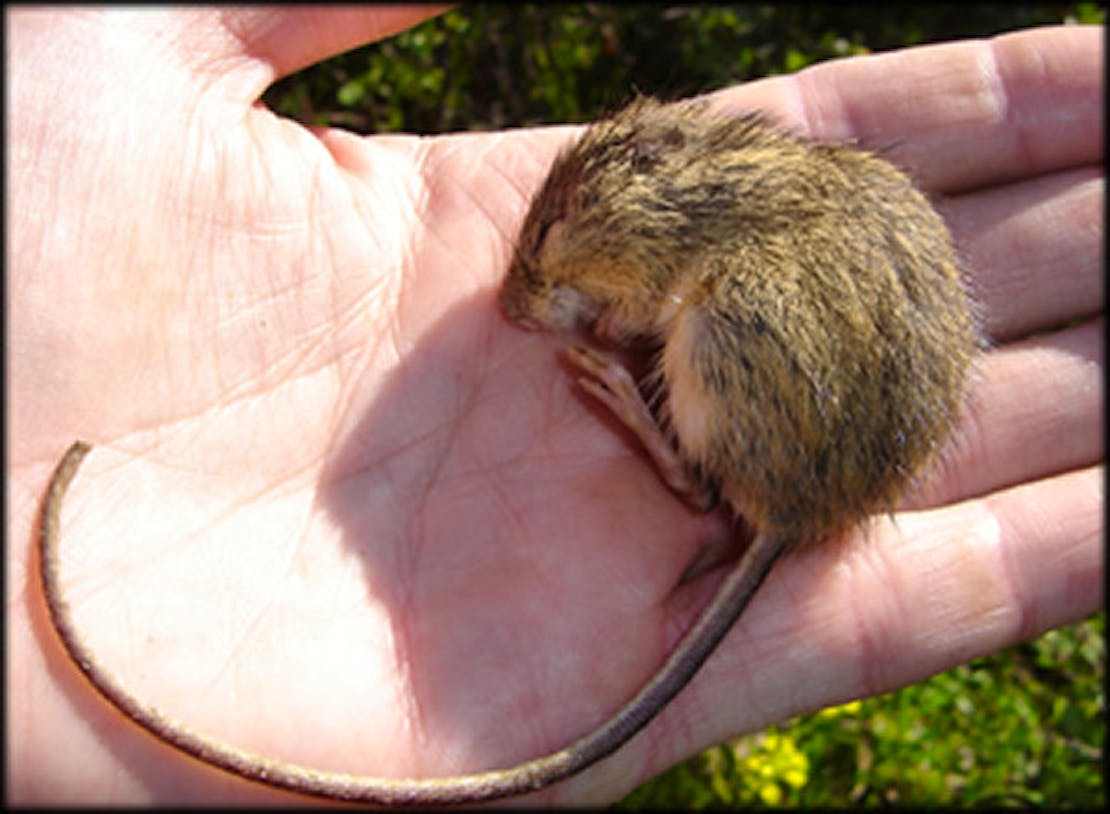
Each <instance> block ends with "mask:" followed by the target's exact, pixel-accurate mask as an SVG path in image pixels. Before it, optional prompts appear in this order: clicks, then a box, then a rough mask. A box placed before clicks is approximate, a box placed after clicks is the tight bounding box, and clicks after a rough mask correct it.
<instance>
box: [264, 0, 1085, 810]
mask: <svg viewBox="0 0 1110 814" xmlns="http://www.w3.org/2000/svg"><path fill="white" fill-rule="evenodd" d="M1105 14H1106V12H1105V4H1102V3H1070V4H1068V3H1065V4H1059V5H1027V4H1020V3H1007V4H987V5H983V4H908V5H902V4H885V5H870V4H868V5H848V4H839V5H828V6H825V5H821V4H816V5H813V6H810V5H779V4H763V5H759V4H749V5H739V6H712V7H708V6H674V7H668V6H662V5H658V6H657V5H647V6H634V5H633V6H626V5H613V6H609V5H599V4H592V3H587V4H576V5H549V4H545V5H542V6H541V5H523V6H501V5H474V6H464V7H462V8H460V9H456V10H454V11H451V12H448V13H447V14H444V15H442V16H440V17H438V18H435V19H433V20H429V21H428V22H426V23H424V24H422V25H420V26H418V27H416V28H414V29H411V30H409V31H406V32H403V33H401V34H398V35H397V36H395V37H391V38H390V39H388V40H386V41H383V42H380V43H375V44H373V45H369V46H366V47H364V48H360V49H357V50H355V51H351V52H348V53H346V54H342V55H340V56H337V57H334V58H333V59H329V60H327V61H325V62H322V63H320V64H318V65H314V66H312V67H310V68H308V69H306V70H304V71H301V72H300V73H298V74H295V75H294V76H291V77H287V78H286V79H284V80H282V81H281V82H279V83H277V84H276V85H275V86H274V87H273V88H271V89H270V91H269V92H268V93H267V94H266V97H265V101H266V103H267V104H269V105H270V107H272V108H273V109H274V110H276V111H278V112H280V113H283V114H285V115H288V116H291V117H293V118H296V119H298V120H300V121H303V122H306V123H312V124H330V125H333V126H339V127H345V128H348V129H351V130H355V131H357V132H363V133H371V132H386V131H405V132H411V133H436V132H443V131H449V130H465V129H494V128H500V127H508V126H516V125H528V124H538V123H543V122H573V121H584V120H587V119H590V118H593V117H595V116H597V115H598V114H600V113H603V112H604V111H607V110H610V109H612V108H613V107H615V106H617V105H619V104H620V103H621V102H622V101H624V100H625V99H627V98H628V97H629V96H630V94H631V93H632V92H634V91H637V90H639V91H643V92H646V93H653V94H656V95H659V96H662V97H664V98H677V97H681V96H687V95H692V94H695V93H700V92H704V91H708V90H712V89H714V88H718V87H723V86H725V85H729V84H734V83H737V82H743V81H747V80H750V79H755V78H758V77H760V76H765V75H768V74H774V73H787V72H791V71H795V70H798V69H799V68H802V67H804V66H806V65H809V64H811V63H814V62H819V61H821V60H825V59H830V58H835V57H840V56H847V55H851V54H861V53H869V52H875V51H882V50H888V49H891V48H898V47H903V46H906V45H914V44H918V43H926V42H936V41H943V40H951V39H956V38H963V37H976V36H989V35H992V34H996V33H1000V32H1003V31H1010V30H1015V29H1019V28H1025V27H1029V26H1034V25H1041V24H1047V23H1058V22H1062V21H1065V20H1066V21H1068V22H1075V23H1081V24H1087V23H1102V22H1103V21H1104V20H1105ZM1104 625H1105V615H1104V614H1099V615H1097V616H1095V617H1093V618H1092V619H1089V620H1087V621H1085V622H1083V623H1081V624H1078V625H1074V626H1071V627H1068V628H1063V629H1061V630H1057V631H1053V632H1051V633H1048V634H1046V635H1044V636H1042V637H1040V638H1039V639H1037V640H1035V641H1033V642H1029V643H1026V644H1022V645H1018V646H1016V647H1013V648H1010V649H1009V650H1006V651H1004V652H1001V653H997V654H994V655H991V656H988V657H986V658H982V659H976V660H975V661H973V662H971V663H970V664H967V665H963V666H961V667H958V668H956V669H954V670H950V671H948V672H946V673H943V674H941V675H937V676H934V677H933V678H932V679H930V680H928V681H925V682H922V683H921V684H918V685H916V686H913V687H909V688H906V689H904V690H902V691H900V692H896V693H891V694H889V695H885V696H882V697H879V698H872V699H867V700H863V701H860V702H854V703H852V704H848V705H845V706H843V707H837V708H835V709H833V710H825V711H823V712H818V713H815V714H813V715H809V716H806V717H803V718H800V719H797V720H796V721H792V722H787V723H785V724H783V725H780V726H775V727H771V728H770V729H768V730H766V731H765V732H763V733H760V734H757V735H753V736H749V737H745V738H741V739H738V740H736V741H733V742H730V743H727V744H724V745H722V746H719V747H716V748H714V749H710V750H708V751H706V752H705V753H703V754H702V755H700V756H698V757H696V758H693V759H691V760H690V761H687V762H686V763H683V764H681V765H679V766H676V767H674V768H672V769H671V770H670V771H668V772H666V773H665V774H663V775H661V776H660V777H658V778H656V779H655V780H653V781H652V782H650V783H648V784H646V785H644V786H643V787H641V788H640V789H638V790H636V791H635V792H634V793H632V794H631V795H629V797H627V798H626V799H625V800H624V801H622V802H621V803H620V804H619V807H621V808H629V809H635V808H644V807H662V806H667V807H672V806H673V807H709V806H713V807H719V806H761V807H772V806H844V805H874V806H886V805H903V806H914V807H918V806H936V805H974V806H992V807H994V806H1011V807H1018V806H1020V807H1030V806H1036V807H1049V808H1063V807H1070V808H1078V807H1082V808H1087V807H1091V808H1094V807H1097V808H1099V809H1101V807H1102V806H1103V805H1104V804H1105V792H1104V787H1103V781H1102V748H1103V734H1104V729H1105V726H1104V715H1105V702H1104V697H1105V696H1104V688H1103V681H1104V670H1103V665H1104V660H1105V653H1104Z"/></svg>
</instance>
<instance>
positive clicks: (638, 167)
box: [630, 125, 686, 172]
mask: <svg viewBox="0 0 1110 814" xmlns="http://www.w3.org/2000/svg"><path fill="white" fill-rule="evenodd" d="M685 146H686V135H685V134H684V133H683V132H682V130H681V128H679V127H678V126H677V125H670V126H667V127H650V126H649V127H647V128H645V129H644V130H643V131H641V132H640V133H635V134H633V136H632V138H631V139H630V147H631V152H632V169H633V171H634V172H651V171H652V170H654V169H655V168H656V167H657V166H659V165H660V164H661V163H663V159H664V157H665V156H666V154H667V153H668V152H674V151H675V150H681V149H682V148H683V147H685Z"/></svg>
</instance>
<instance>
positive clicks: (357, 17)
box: [220, 4, 450, 84]
mask: <svg viewBox="0 0 1110 814" xmlns="http://www.w3.org/2000/svg"><path fill="white" fill-rule="evenodd" d="M448 8H450V6H449V5H446V4H442V5H412V6H408V5H397V6H374V5H370V6H341V7H337V8H333V7H327V6H305V7H292V6H290V7H284V6H280V7H277V8H270V9H263V8H250V7H247V8H235V9H229V10H225V11H223V12H221V13H220V19H221V23H222V25H223V27H224V28H225V29H226V30H227V32H228V33H230V34H231V35H232V37H233V38H232V40H231V42H233V43H234V48H235V49H236V50H237V51H238V52H239V53H237V54H233V56H241V57H247V58H250V59H253V60H260V61H261V62H263V63H264V64H266V65H267V66H269V68H270V71H269V79H268V81H267V82H265V84H269V81H272V80H273V79H274V78H277V77H280V76H285V75H286V74H290V73H293V72H294V71H297V70H299V69H301V68H303V67H305V66H306V65H311V64H312V63H314V62H319V61H320V60H322V59H326V58H327V57H330V56H334V55H335V54H339V53H342V52H343V51H347V50H349V49H351V48H354V47H356V46H359V45H365V44H366V43H369V42H374V41H376V40H380V39H384V38H385V37H388V36H390V35H392V34H396V33H397V32H398V31H404V30H405V29H406V28H411V27H412V26H414V25H416V24H417V23H420V22H422V21H424V20H426V19H428V18H429V17H434V16H435V15H437V14H441V13H442V12H444V11H446V10H447V9H448Z"/></svg>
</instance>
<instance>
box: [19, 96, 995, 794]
mask: <svg viewBox="0 0 1110 814" xmlns="http://www.w3.org/2000/svg"><path fill="white" fill-rule="evenodd" d="M501 306H502V308H503V310H504V312H505V314H506V315H507V316H508V317H509V318H510V319H511V320H513V321H515V322H517V323H519V324H521V325H523V326H525V327H531V328H539V329H546V330H571V329H575V328H592V330H593V331H594V333H595V334H597V335H598V336H600V337H601V338H603V339H604V340H607V341H608V342H611V343H615V344H618V345H623V346H635V347H643V348H645V349H646V350H648V351H650V352H651V353H652V354H653V363H654V368H653V372H652V375H651V376H650V377H649V380H648V386H649V387H651V388H652V389H653V391H654V393H655V395H657V396H658V397H659V399H660V414H659V416H656V415H653V413H652V412H651V411H650V410H649V409H648V407H647V406H646V404H645V402H644V400H643V398H642V397H641V395H640V393H639V391H638V389H637V387H636V383H635V381H634V380H633V379H632V377H631V376H630V375H629V374H628V373H627V372H626V371H625V370H624V368H622V367H621V366H620V365H618V364H617V363H615V362H613V361H609V360H607V359H606V358H605V357H604V356H602V355H601V354H600V353H598V352H596V351H594V350H590V349H586V348H583V347H572V348H571V349H570V352H569V358H570V360H571V361H572V363H573V364H574V365H575V366H577V367H578V368H579V369H580V370H581V371H582V372H583V373H584V374H585V375H584V376H583V377H582V379H581V381H582V383H583V385H584V386H585V387H586V389H587V390H589V391H590V392H591V393H592V394H593V395H594V396H596V397H597V398H599V399H600V400H601V401H603V402H604V403H605V404H607V405H608V406H609V407H610V408H611V409H612V410H613V411H614V413H615V414H616V415H617V416H618V417H619V418H620V419H621V420H622V421H623V422H624V423H625V424H626V425H627V426H628V427H629V428H630V429H631V430H633V432H635V433H636V434H637V436H638V437H639V438H640V439H641V440H642V442H643V444H644V447H645V449H646V450H647V451H648V453H649V454H650V455H651V457H652V458H653V460H654V461H655V463H656V465H657V467H658V469H659V471H660V474H661V475H662V477H663V478H664V480H666V482H667V483H668V484H670V485H671V486H672V487H673V488H674V489H675V490H676V491H677V492H679V493H680V494H681V495H682V496H683V497H685V498H686V499H687V500H688V501H690V502H691V503H692V504H693V505H695V506H697V507H699V508H702V509H708V508H709V507H711V506H712V505H713V503H714V502H715V500H716V499H717V497H718V495H719V496H720V497H722V498H723V499H724V500H725V501H726V502H727V504H728V506H729V507H730V508H731V509H732V510H733V511H734V512H735V513H736V514H737V515H741V516H743V518H744V519H745V520H746V522H747V524H748V525H750V526H751V527H753V528H754V529H755V531H756V536H755V539H754V541H753V542H752V543H751V544H750V545H749V546H748V548H747V550H746V551H745V553H744V555H743V556H742V557H741V559H740V560H739V561H738V562H737V564H736V565H734V566H732V571H731V573H730V575H729V576H728V578H727V579H726V580H725V581H724V583H723V584H722V586H721V587H720V589H719V591H718V594H717V596H716V597H715V598H714V600H713V601H712V602H711V603H710V605H709V606H708V607H707V608H706V609H705V610H704V611H703V613H702V615H701V617H700V618H699V619H698V621H697V622H696V623H695V624H694V625H693V626H692V627H691V629H690V630H689V631H687V633H686V634H685V636H684V637H683V638H682V640H681V641H680V642H679V644H678V646H677V647H676V649H675V651H674V652H673V653H672V654H671V656H670V657H669V658H668V659H667V660H666V662H665V663H664V664H663V665H662V667H661V668H660V669H659V671H658V672H657V673H656V674H655V676H654V677H653V678H651V679H650V680H649V681H648V683H647V684H646V685H645V686H644V687H643V688H642V689H641V690H640V691H639V693H637V694H636V695H635V696H634V697H633V698H632V699H631V700H630V701H629V702H628V703H627V704H625V706H624V707H622V708H621V709H620V710H618V711H617V712H616V713H614V715H613V716H612V717H611V718H610V719H609V720H608V721H606V722H605V723H603V724H602V725H601V726H599V727H598V728H597V729H595V730H594V731H592V732H590V733H588V734H587V735H585V736H584V737H583V738H581V739H580V740H578V741H575V742H574V743H572V744H570V745H569V746H567V747H566V748H564V749H561V750H559V751H557V752H554V753H552V754H549V755H546V756H543V757H539V758H536V759H534V760H531V761H528V762H526V763H522V764H519V765H517V766H514V767H510V768H508V769H504V770H501V771H493V772H482V773H477V774H473V775H464V776H459V777H444V778H433V779H396V780H394V779H388V778H378V777H369V776H352V775H346V774H339V773H331V772H320V771H316V770H313V769H310V768H307V767H302V766H295V765H290V764H284V763H278V762H276V761H272V760H269V759H267V758H265V757H262V756H260V755H255V754H251V753H247V752H243V751H241V750H239V749H237V748H235V747H232V746H228V745H226V744H222V743H219V742H216V741H214V740H212V739H210V738H207V737H206V736H204V735H199V734H197V733H194V732H192V731H191V730H189V729H187V728H186V727H185V726H184V725H182V724H180V723H178V722H176V721H172V720H169V719H167V718H165V717H164V716H162V715H161V714H160V713H158V712H157V711H156V710H154V709H153V708H150V707H147V706H146V705H144V704H143V703H142V702H141V701H139V700H138V699H137V698H135V697H134V696H133V695H131V693H130V692H129V691H128V690H127V689H126V688H125V687H123V686H122V685H121V684H120V683H119V682H118V681H117V680H116V679H115V678H114V677H113V676H111V675H110V674H109V673H108V672H107V671H106V670H104V669H103V668H102V667H101V666H100V665H99V664H98V663H97V661H96V659H95V657H94V655H93V654H92V653H91V652H90V651H89V650H88V648H87V647H86V646H85V645H84V643H83V642H82V641H81V638H80V636H79V634H78V632H77V631H76V630H75V628H74V627H73V624H72V622H71V620H70V618H69V615H68V610H67V607H66V604H65V601H64V599H63V597H62V595H61V592H60V589H59V585H58V573H57V553H58V537H59V515H60V507H61V502H62V498H63V496H64V493H65V491H66V488H67V487H68V484H69V482H70V480H71V479H72V477H73V475H74V474H75V472H76V469H77V467H78V466H79V464H80V462H81V460H82V459H83V458H84V456H85V454H86V453H87V452H88V449H89V447H88V445H87V444H84V443H82V442H77V443H75V444H74V445H73V446H72V447H71V448H70V449H69V451H68V452H67V453H66V455H65V456H64V457H63V459H62V461H61V462H60V463H59V464H58V467H57V469H56V470H55V473H54V475H53V477H52V479H51V483H50V486H49V488H48V492H47V495H46V498H45V499H44V502H43V513H42V519H41V526H40V546H41V570H42V580H43V587H44V592H45V595H46V599H47V603H48V605H49V607H50V612H51V616H52V619H53V621H54V624H55V627H56V628H57V630H58V632H59V635H60V637H61V639H62V641H63V643H64V645H65V646H66V648H67V650H68V651H69V653H70V655H71V656H72V657H73V659H74V661H75V662H76V663H77V664H78V666H79V667H80V668H81V669H82V670H83V671H84V672H85V674H86V676H87V677H88V678H89V679H90V681H91V682H92V684H93V685H94V686H95V687H96V688H97V689H98V690H99V691H100V692H101V693H102V694H103V695H104V696H105V697H106V698H107V699H108V700H109V701H111V702H112V703H113V704H115V705H116V706H118V707H119V708H121V709H122V710H123V711H124V712H125V713H126V714H127V715H128V717H130V718H131V719H132V720H133V721H135V722H136V723H138V724H139V725H141V726H143V727H145V728H146V729H148V730H150V731H151V732H152V733H154V734H155V735H156V736H158V737H159V738H161V739H163V740H165V741H166V742H168V743H170V744H172V745H173V746H175V747H177V748H179V749H181V750H183V751H184V752H186V753H188V754H190V755H193V756H194V757H196V758H198V759H200V760H203V761H205V762H207V763H210V764H213V765H215V766H218V767H220V768H223V769H225V770H227V771H230V772H234V773H235V774H238V775H241V776H243V777H246V778H248V779H251V780H255V781H258V782H262V783H266V784H269V785H273V786H279V787H282V788H286V789H290V790H292V791H296V792H301V793H305V794H311V795H317V796H320V797H329V798H336V799H343V800H354V801H361V802H368V803H376V804H383V805H405V804H410V805H438V804H446V803H461V802H475V801H480V800H488V799H493V798H497V797H506V796H511V795H516V794H523V793H525V792H528V791H532V790H534V789H538V788H541V787H543V786H545V785H548V784H550V783H553V782H555V781H557V780H560V779H563V778H565V777H568V776H569V775H571V774H574V773H576V772H578V771H580V770H582V769H584V768H586V767H587V766H589V765H591V764H592V763H594V762H596V761H597V760H599V759H601V758H603V757H605V756H606V755H608V754H610V753H611V752H613V751H615V750H616V749H617V748H619V747H620V746H621V745H622V744H623V743H625V742H626V741H627V740H628V739H629V738H631V737H632V736H633V735H634V734H635V733H636V732H638V731H639V730H640V729H641V728H642V727H643V726H644V725H645V724H647V722H648V721H650V720H651V719H652V718H653V717H654V716H655V715H656V714H657V713H658V712H659V711H660V710H661V709H662V708H663V706H665V705H666V703H667V702H668V701H669V700H670V699H671V698H673V697H674V696H675V695H676V694H677V693H678V692H679V691H680V690H681V689H682V688H683V687H684V686H685V685H686V683H687V682H688V681H689V680H690V679H691V678H692V677H693V675H694V673H695V672H696V671H697V670H698V668H699V667H700V666H701V664H702V663H703V662H704V661H705V659H706V658H708V656H709V654H710V653H711V652H712V651H713V649H714V648H715V647H716V646H717V644H718V642H719V641H720V640H721V639H722V638H723V637H724V635H725V634H726V633H727V632H728V630H729V628H730V627H731V626H732V624H733V622H734V621H735V620H736V618H737V617H738V616H739V615H740V613H741V611H742V610H743V609H744V608H745V606H746V605H747V604H748V601H749V600H750V599H751V597H752V595H753V594H754V592H755V590H756V589H757V588H758V586H759V584H760V583H761V581H762V580H763V577H764V576H765V575H766V574H767V572H768V571H769V570H770V568H771V566H772V565H773V564H774V562H775V561H776V560H777V558H778V557H779V555H780V554H781V553H783V552H785V551H789V550H790V549H792V548H794V547H797V546H800V545H804V544H810V543H817V542H820V541H822V540H828V539H831V538H833V537H836V536H837V535H840V534H842V533H844V532H846V531H848V530H849V529H851V528H852V527H854V526H856V525H857V524H859V523H860V522H861V521H862V520H863V519H864V518H866V517H867V516H868V515H869V514H871V513H874V512H878V511H883V510H888V509H890V508H892V506H893V504H894V502H895V501H896V499H897V498H898V497H899V495H900V494H902V493H903V492H904V491H905V490H906V489H907V487H908V486H909V485H911V483H912V481H913V478H914V476H915V475H916V474H918V473H919V472H920V471H921V469H922V468H923V466H924V465H925V464H926V463H927V462H928V461H929V460H930V458H931V456H933V455H934V454H935V453H936V452H937V451H938V450H939V449H940V447H941V446H942V445H943V443H944V442H945V440H946V439H947V438H948V436H949V435H950V433H951V430H952V427H953V424H954V422H955V419H956V416H957V413H958V411H959V408H960V406H961V404H962V402H963V398H964V391H965V387H966V381H967V379H968V376H969V371H970V368H971V365H972V362H973V359H974V357H975V355H976V354H977V352H978V350H979V349H980V347H981V346H982V344H983V343H982V340H981V337H980V334H979V333H978V330H977V328H976V325H975V319H974V309H973V307H972V303H971V300H970V297H969V296H968V293H967V291H966V289H965V287H964V285H963V283H962V282H961V279H960V274H959V270H958V266H957V258H956V253H955V251H954V249H953V245H952V240H951V237H950V236H949V233H948V230H947V229H946V227H945V225H944V222H943V221H942V220H941V218H940V216H939V215H937V213H936V212H935V211H934V210H933V208H932V207H931V206H930V204H929V202H928V200H927V199H926V198H925V197H924V196H923V195H922V194H921V193H920V192H919V191H918V190H917V189H915V187H914V185H913V183H912V182H911V181H910V180H909V178H907V177H906V176H905V175H904V174H903V173H901V172H900V171H899V170H897V169H896V168H894V167H893V166H892V165H891V164H889V163H887V162H886V161H884V160H882V159H880V158H878V157H876V156H875V155H873V154H870V153H867V152H863V151H860V150H856V149H853V148H850V147H847V146H837V145H815V144H810V143H808V142H806V141H803V140H801V139H799V138H795V137H793V136H790V135H788V134H786V133H784V132H782V131H780V130H778V129H777V128H775V127H773V126H771V125H770V124H768V123H767V122H766V121H765V120H764V119H763V118H761V117H759V116H754V115H749V116H744V117H739V118H727V117H723V116H717V115H712V114H710V113H709V112H708V111H707V110H706V108H705V105H704V104H699V103H690V102H677V103H669V104H664V103H660V102H657V101H654V100H652V99H650V98H647V97H640V98H637V99H636V100H634V101H633V102H632V103H631V104H630V105H628V106H627V107H625V108H624V109H622V110H620V111H618V112H617V113H616V114H614V115H613V116H611V117H609V118H607V119H605V120H602V121H601V122H598V123H596V124H594V125H592V126H591V127H589V128H588V129H587V130H586V131H585V133H584V134H583V135H582V137H581V138H580V139H579V140H578V141H577V142H575V143H574V144H572V145H571V146H570V147H568V148H567V149H565V150H564V151H563V152H562V153H561V154H560V155H559V156H558V158H557V159H556V160H555V162H554V163H553V165H552V167H551V169H550V171H549V173H548V176H547V178H546V180H545V181H544V183H543V185H542V187H541V188H540V190H539V191H538V192H537V194H536V195H535V197H534V199H533V200H532V203H531V206H530V208H529V211H528V213H527V215H526V217H525V220H524V223H523V226H522V227H521V230H520V235H519V238H518V241H517V245H516V247H515V251H514V253H513V258H512V263H511V267H510V269H509V274H508V277H507V279H506V280H505V283H504V287H503V288H502V291H501Z"/></svg>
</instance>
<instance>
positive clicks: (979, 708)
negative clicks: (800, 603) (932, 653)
mask: <svg viewBox="0 0 1110 814" xmlns="http://www.w3.org/2000/svg"><path fill="white" fill-rule="evenodd" d="M1105 657H1106V653H1105V614H1104V613H1100V614H1098V615H1097V616H1094V617H1092V618H1091V619H1088V620H1086V621H1084V622H1082V623H1080V624H1077V625H1072V626H1070V627H1066V628H1061V629H1059V630H1054V631H1052V632H1050V633H1046V634H1045V635H1043V636H1041V637H1040V638H1038V639H1035V640H1034V641H1032V642H1027V643H1025V644H1021V645H1017V646H1015V647H1012V648H1010V649H1008V650H1004V651H1002V652H1000V653H996V654H994V655H991V656H987V657H985V658H981V659H975V660H974V661H972V662H971V663H970V664H965V665H963V666H960V667H957V668H955V669H953V670H949V671H947V672H945V673H941V674H939V675H936V676H933V678H931V679H929V680H928V681H924V682H922V683H920V684H917V685H915V686H912V687H907V688H906V689H904V690H901V691H899V692H895V693H890V694H887V695H884V696H880V697H878V698H871V699H867V700H864V701H855V702H852V703H851V704H846V705H844V706H842V707H836V708H833V709H827V710H823V711H821V712H818V713H815V714H813V715H807V716H805V717H802V718H798V719H796V720H794V721H790V722H787V723H785V724H782V725H780V726H773V727H771V728H769V729H768V730H766V731H765V732H762V733H760V734H757V735H752V736H747V737H744V738H739V739H737V740H735V741H732V742H730V743H726V744H723V745H721V746H718V747H715V748H713V749H709V750H707V751H705V752H703V753H702V754H701V755H699V756H698V757H695V758H692V759H690V760H688V761H686V762H685V763H682V764H680V765H678V766H675V767H674V768H672V769H670V770H669V771H667V772H665V773H664V774H662V775H660V776H659V777H657V778H655V779H654V780H652V781H650V782H649V783H646V784H645V785H643V786H641V787H640V788H639V789H637V790H636V791H634V792H633V793H632V794H630V795H629V796H628V797H626V798H625V799H624V800H623V801H621V803H619V804H618V807H619V808H626V809H631V810H635V809H639V808H656V807H682V808H705V807H750V806H760V807H773V806H791V807H795V806H806V807H813V806H818V807H832V806H848V805H852V806H859V805H864V806H890V805H899V806H909V807H914V808H923V807H932V806H955V805H960V806H981V807H988V806H989V807H1001V806H1006V807H1022V808H1028V807H1048V808H1053V809H1057V808H1097V809H1099V810H1101V809H1102V806H1103V805H1105V802H1106V795H1105V789H1104V785H1103V777H1102V775H1103V765H1102V749H1103V738H1104V734H1105V717H1104V716H1105V690H1104V686H1103V684H1104V665H1105Z"/></svg>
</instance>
